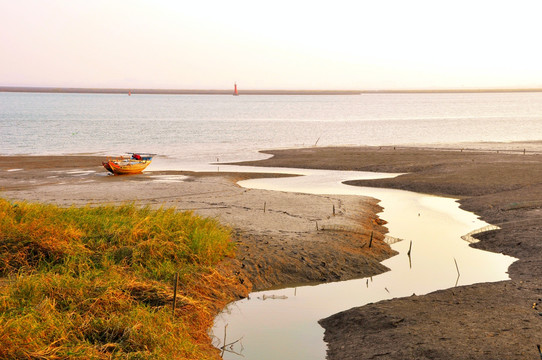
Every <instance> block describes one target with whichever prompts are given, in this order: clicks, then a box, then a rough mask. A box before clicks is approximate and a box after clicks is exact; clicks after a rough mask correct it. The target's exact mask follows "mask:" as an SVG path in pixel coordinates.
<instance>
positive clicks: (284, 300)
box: [212, 167, 516, 360]
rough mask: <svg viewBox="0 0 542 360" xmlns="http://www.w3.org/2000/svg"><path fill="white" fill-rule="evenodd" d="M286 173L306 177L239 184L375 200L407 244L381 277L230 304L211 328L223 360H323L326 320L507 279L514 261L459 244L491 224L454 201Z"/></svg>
mask: <svg viewBox="0 0 542 360" xmlns="http://www.w3.org/2000/svg"><path fill="white" fill-rule="evenodd" d="M242 169H244V170H245V171H247V170H249V169H247V168H245V167H243V168H242ZM224 170H226V167H224ZM228 170H232V171H233V170H234V169H233V168H230V169H228ZM262 171H264V172H270V169H267V168H265V169H262ZM288 172H290V173H292V172H297V173H302V174H304V175H305V176H300V177H288V178H273V179H255V180H246V181H241V182H240V183H239V184H240V185H241V186H243V187H246V188H254V189H267V190H276V191H288V192H299V193H312V194H338V195H362V196H371V197H374V198H377V199H379V200H381V202H380V205H381V206H382V207H383V208H384V210H383V212H382V213H381V214H380V215H379V216H380V217H381V218H382V219H384V220H386V221H388V224H387V225H386V226H387V227H388V229H389V235H391V236H393V237H397V238H400V239H403V241H400V242H398V243H395V244H393V245H392V248H393V249H395V250H397V251H398V252H399V255H396V256H394V257H392V258H390V259H388V260H386V261H384V262H383V264H384V265H386V266H387V267H389V268H390V269H391V271H388V272H386V273H384V274H381V275H378V276H374V277H371V278H363V279H357V280H350V281H341V282H334V283H326V284H321V285H316V286H302V287H297V288H286V289H281V290H272V291H262V292H254V293H251V294H250V297H249V298H247V299H243V300H240V301H236V302H234V303H231V304H230V305H228V307H227V308H226V309H225V310H224V311H223V312H222V313H221V314H220V315H219V316H218V317H217V318H216V319H215V325H214V327H213V330H212V334H213V335H214V337H215V346H217V347H220V346H222V344H224V336H225V337H226V339H225V343H226V344H229V343H233V344H232V345H231V346H229V347H227V351H225V352H224V353H223V358H224V359H251V360H252V359H258V360H264V359H310V360H314V359H325V357H326V344H325V343H324V341H323V335H324V329H323V328H322V327H321V326H320V325H319V324H318V320H320V319H322V318H325V317H328V316H330V315H332V314H335V313H337V312H340V311H343V310H347V309H350V308H352V307H356V306H362V305H365V304H367V303H371V302H377V301H380V300H384V299H391V298H395V297H404V296H410V295H412V294H417V295H420V294H426V293H429V292H432V291H435V290H439V289H445V288H450V287H454V286H461V285H469V284H473V283H480V282H493V281H499V280H506V279H508V278H509V277H508V274H507V269H508V267H509V266H510V264H512V263H513V262H514V261H515V260H516V259H515V258H512V257H509V256H505V255H502V254H495V253H491V252H486V251H482V250H477V249H474V248H472V247H469V246H468V245H469V243H468V242H466V241H465V240H463V239H461V236H462V235H465V234H467V233H469V232H471V231H473V230H476V229H478V228H482V227H484V226H487V225H488V224H487V223H485V222H483V221H481V220H479V219H478V218H477V216H476V215H475V214H473V213H469V212H466V211H463V210H461V209H460V208H459V205H458V203H457V202H456V200H455V199H450V198H442V197H437V196H431V195H424V194H417V193H413V192H408V191H401V190H391V189H376V188H367V187H355V186H349V185H344V184H342V182H343V181H345V180H352V179H364V178H376V177H390V174H375V173H365V172H351V171H348V172H345V171H326V170H298V169H295V170H292V169H289V170H288ZM391 176H393V175H391ZM411 242H412V245H411ZM410 246H411V256H410V257H409V256H407V252H408V250H409V248H410Z"/></svg>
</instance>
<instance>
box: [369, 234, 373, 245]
mask: <svg viewBox="0 0 542 360" xmlns="http://www.w3.org/2000/svg"><path fill="white" fill-rule="evenodd" d="M371 246H373V231H371V239H370V240H369V247H371Z"/></svg>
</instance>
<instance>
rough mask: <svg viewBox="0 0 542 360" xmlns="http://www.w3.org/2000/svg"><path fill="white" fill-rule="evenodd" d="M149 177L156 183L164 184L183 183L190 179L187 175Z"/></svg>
mask: <svg viewBox="0 0 542 360" xmlns="http://www.w3.org/2000/svg"><path fill="white" fill-rule="evenodd" d="M149 177H150V178H151V179H153V181H155V182H163V183H172V182H183V181H185V180H186V179H188V176H185V175H151V176H149Z"/></svg>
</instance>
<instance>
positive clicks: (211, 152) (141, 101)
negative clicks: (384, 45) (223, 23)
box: [0, 93, 542, 163]
mask: <svg viewBox="0 0 542 360" xmlns="http://www.w3.org/2000/svg"><path fill="white" fill-rule="evenodd" d="M539 134H542V93H428V94H362V95H329V96H328V95H250V96H249V95H247V96H228V95H132V96H128V95H121V94H51V93H46V94H42V93H0V154H3V155H6V154H76V153H86V154H101V155H116V154H119V153H123V152H129V151H139V152H151V153H157V154H159V155H162V156H169V157H174V158H178V159H183V160H187V161H192V162H194V163H202V162H204V163H207V162H211V161H216V160H217V159H219V161H235V160H246V159H248V158H250V159H255V158H259V157H261V156H259V155H258V154H257V151H258V150H261V149H272V148H284V147H301V146H314V145H316V146H330V145H331V146H335V145H400V144H424V143H455V142H464V141H520V140H540V135H539Z"/></svg>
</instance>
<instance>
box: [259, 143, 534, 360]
mask: <svg viewBox="0 0 542 360" xmlns="http://www.w3.org/2000/svg"><path fill="white" fill-rule="evenodd" d="M492 145H494V146H493V147H492V148H491V149H488V148H487V147H486V148H485V149H484V151H479V152H477V151H463V152H462V151H460V150H454V151H449V150H444V149H442V150H439V149H423V148H393V147H387V148H323V149H316V148H312V149H300V150H281V151H272V152H271V153H272V154H274V155H275V156H274V157H273V158H272V159H269V160H264V161H262V162H259V165H263V166H265V165H269V166H284V167H288V166H292V167H298V166H305V167H311V168H312V167H314V168H332V169H341V170H342V169H349V170H369V171H389V172H408V174H405V175H402V176H399V177H397V178H394V179H385V180H371V181H352V182H350V184H352V185H363V186H379V187H390V188H398V189H405V190H412V191H417V192H423V193H431V194H438V195H444V196H452V197H456V198H459V199H460V203H461V207H462V208H464V209H465V210H468V211H473V212H475V213H476V214H478V215H480V216H481V217H482V219H483V220H484V221H486V222H489V223H491V224H496V225H499V226H500V227H501V228H502V230H497V231H491V232H487V233H484V234H480V235H477V237H478V238H479V239H480V240H481V241H480V242H479V243H477V244H474V245H472V246H475V247H477V248H480V249H484V250H488V251H494V252H500V253H504V254H507V255H511V256H514V257H517V258H519V261H517V262H516V263H514V264H513V265H512V266H511V267H510V269H509V274H510V277H511V281H506V282H498V283H488V284H476V285H471V286H464V287H457V288H452V289H448V290H443V291H438V292H434V293H431V294H428V295H425V296H412V297H408V298H403V299H394V300H389V301H383V302H379V303H376V304H370V305H367V306H363V307H360V308H354V309H351V310H348V311H345V312H342V313H339V314H336V315H333V316H331V317H329V318H327V319H323V320H322V321H321V324H322V326H324V327H325V329H326V335H325V340H326V342H328V345H329V350H328V358H329V359H373V358H378V359H450V358H453V359H539V358H540V355H539V353H538V349H537V344H542V335H541V334H542V316H541V313H542V241H541V240H540V239H541V238H542V181H541V180H540V179H542V177H541V175H542V156H540V155H538V154H536V153H531V154H529V153H527V154H526V155H523V153H521V152H519V153H518V152H516V153H507V152H505V151H503V149H504V148H505V147H506V145H508V144H501V146H500V145H499V144H492ZM530 145H532V144H530ZM520 146H521V145H520ZM497 150H499V151H498V152H497ZM538 150H539V149H538ZM330 159H332V160H330Z"/></svg>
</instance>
